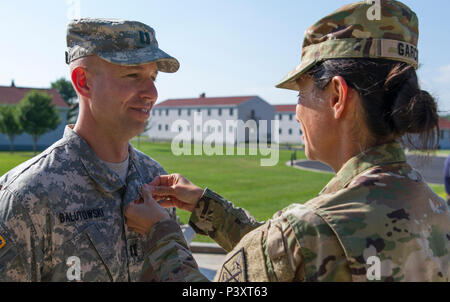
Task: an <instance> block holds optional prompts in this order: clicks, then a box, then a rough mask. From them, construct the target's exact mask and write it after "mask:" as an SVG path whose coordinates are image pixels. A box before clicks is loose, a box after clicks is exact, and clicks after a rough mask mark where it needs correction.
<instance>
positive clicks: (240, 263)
mask: <svg viewBox="0 0 450 302" xmlns="http://www.w3.org/2000/svg"><path fill="white" fill-rule="evenodd" d="M218 281H219V282H247V265H246V262H245V253H244V249H243V248H242V249H240V250H239V251H238V252H236V253H235V254H234V255H233V256H231V257H230V258H229V259H228V260H227V261H226V262H225V263H224V264H223V265H222V269H221V271H220V274H219V280H218Z"/></svg>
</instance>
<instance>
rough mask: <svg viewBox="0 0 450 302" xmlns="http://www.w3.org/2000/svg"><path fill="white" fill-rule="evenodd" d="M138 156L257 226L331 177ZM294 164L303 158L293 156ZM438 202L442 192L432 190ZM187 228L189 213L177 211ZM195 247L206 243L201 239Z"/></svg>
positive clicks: (1, 155)
mask: <svg viewBox="0 0 450 302" xmlns="http://www.w3.org/2000/svg"><path fill="white" fill-rule="evenodd" d="M139 147H140V150H141V151H142V152H144V153H146V154H148V155H149V156H150V157H152V158H153V159H155V160H156V161H158V162H159V163H160V164H161V165H162V166H163V167H164V168H165V169H166V171H167V172H168V173H181V174H183V175H184V176H185V177H187V178H188V179H190V180H191V181H192V182H194V183H195V184H197V185H199V186H202V187H209V188H210V189H212V190H214V191H216V192H217V193H219V194H221V195H222V196H224V197H225V198H227V199H228V200H230V201H232V202H233V203H234V205H235V206H238V207H242V208H245V209H247V210H249V211H250V212H251V213H252V214H253V215H254V216H255V218H256V219H257V220H260V221H261V220H267V219H269V218H270V217H272V216H273V214H274V213H276V212H277V211H279V210H281V209H283V208H285V207H286V206H288V205H290V204H292V203H304V202H306V201H308V200H309V199H311V198H313V197H315V196H317V194H318V193H319V192H320V190H321V189H322V188H323V187H324V186H325V185H326V184H327V183H328V181H329V180H330V179H331V178H332V177H333V176H332V175H331V174H324V173H315V172H309V171H302V170H298V169H294V168H290V167H287V166H285V163H286V162H287V161H288V160H290V156H291V152H290V151H287V150H286V151H284V150H280V159H279V162H278V164H277V165H276V166H274V167H261V165H260V159H261V156H248V155H247V156H210V157H209V156H187V155H183V156H179V157H177V156H174V155H173V154H172V151H171V147H170V144H169V143H150V142H140V144H139ZM32 156H33V154H32V153H24V152H16V153H15V154H14V155H11V154H10V153H9V152H0V175H2V174H4V173H5V172H7V171H8V170H10V169H11V168H13V167H15V166H16V165H18V164H19V163H21V162H23V161H25V160H27V159H29V158H31V157H32ZM297 158H298V159H304V158H305V154H304V153H303V152H301V151H297ZM432 188H433V190H435V192H437V193H438V194H439V195H440V196H442V197H444V195H445V191H444V186H432ZM179 216H180V220H181V222H183V223H187V222H188V220H189V213H187V212H184V211H179ZM195 240H196V241H206V242H211V240H210V239H209V238H207V237H204V236H197V237H196V239H195Z"/></svg>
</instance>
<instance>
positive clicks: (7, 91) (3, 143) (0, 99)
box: [0, 85, 69, 151]
mask: <svg viewBox="0 0 450 302" xmlns="http://www.w3.org/2000/svg"><path fill="white" fill-rule="evenodd" d="M31 90H36V91H38V92H43V93H47V94H49V95H51V96H52V104H53V105H55V106H56V108H57V109H58V111H59V117H60V119H61V123H60V124H59V126H58V127H57V128H56V129H55V130H52V131H50V132H47V133H45V134H44V135H42V136H41V137H40V138H39V140H38V142H37V146H36V149H37V150H44V149H46V148H48V147H49V146H51V145H52V144H53V143H55V142H56V141H58V140H59V139H60V138H62V136H63V134H64V128H65V125H66V116H67V111H68V110H69V107H68V106H67V104H66V103H65V102H64V100H63V99H62V97H61V95H60V94H59V93H58V92H57V91H56V90H55V89H37V88H19V87H15V86H14V85H11V86H0V106H8V105H16V104H19V102H20V101H21V100H22V99H23V97H24V96H25V94H27V93H28V92H29V91H31ZM9 149H10V143H9V140H8V137H7V136H6V135H4V134H3V133H0V150H9ZM14 149H15V150H16V151H26V150H33V139H32V137H31V136H30V135H29V134H26V133H24V134H21V135H19V136H17V137H16V138H15V140H14Z"/></svg>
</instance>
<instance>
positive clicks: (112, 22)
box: [66, 18, 180, 73]
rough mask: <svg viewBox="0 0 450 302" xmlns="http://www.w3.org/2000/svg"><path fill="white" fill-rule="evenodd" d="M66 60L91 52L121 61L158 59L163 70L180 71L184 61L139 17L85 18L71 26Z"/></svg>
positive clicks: (116, 62)
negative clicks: (162, 45)
mask: <svg viewBox="0 0 450 302" xmlns="http://www.w3.org/2000/svg"><path fill="white" fill-rule="evenodd" d="M67 47H68V50H67V51H66V63H67V64H69V63H70V62H72V61H74V60H76V59H79V58H81V57H85V56H89V55H94V54H96V55H98V56H99V57H100V58H102V59H103V60H106V61H108V62H110V63H113V64H118V65H127V66H130V65H140V64H144V63H151V62H156V64H157V65H158V70H159V71H162V72H169V73H173V72H176V71H177V70H178V69H179V67H180V63H179V62H178V60H177V59H175V58H173V57H171V56H170V55H168V54H167V53H165V52H164V51H162V50H161V49H159V47H158V41H156V38H155V31H154V30H153V28H151V27H150V26H147V25H145V24H143V23H140V22H136V21H125V20H118V19H93V18H83V19H76V20H72V21H71V22H70V23H69V24H68V26H67Z"/></svg>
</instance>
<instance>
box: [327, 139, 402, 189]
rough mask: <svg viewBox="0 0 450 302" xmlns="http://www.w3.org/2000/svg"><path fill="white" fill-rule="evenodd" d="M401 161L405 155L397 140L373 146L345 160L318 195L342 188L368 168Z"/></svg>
mask: <svg viewBox="0 0 450 302" xmlns="http://www.w3.org/2000/svg"><path fill="white" fill-rule="evenodd" d="M403 162H406V156H405V152H404V151H403V149H402V146H401V145H400V143H399V142H394V143H389V144H384V145H379V146H376V147H373V148H371V149H368V150H366V151H364V152H363V153H360V154H359V155H357V156H355V157H353V158H351V159H350V160H349V161H347V162H346V163H345V164H344V166H343V167H342V168H341V170H340V171H339V172H338V173H337V174H336V176H335V177H334V178H333V179H332V180H331V181H330V182H329V183H328V184H327V185H326V187H325V188H324V189H323V190H322V192H320V194H319V195H322V194H331V193H335V192H337V191H339V190H341V189H344V188H345V187H347V186H348V185H349V184H350V183H351V182H352V180H353V179H354V178H355V177H356V176H358V175H359V174H361V173H363V172H364V171H367V170H368V169H370V168H373V167H376V166H384V165H389V164H394V163H403Z"/></svg>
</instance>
